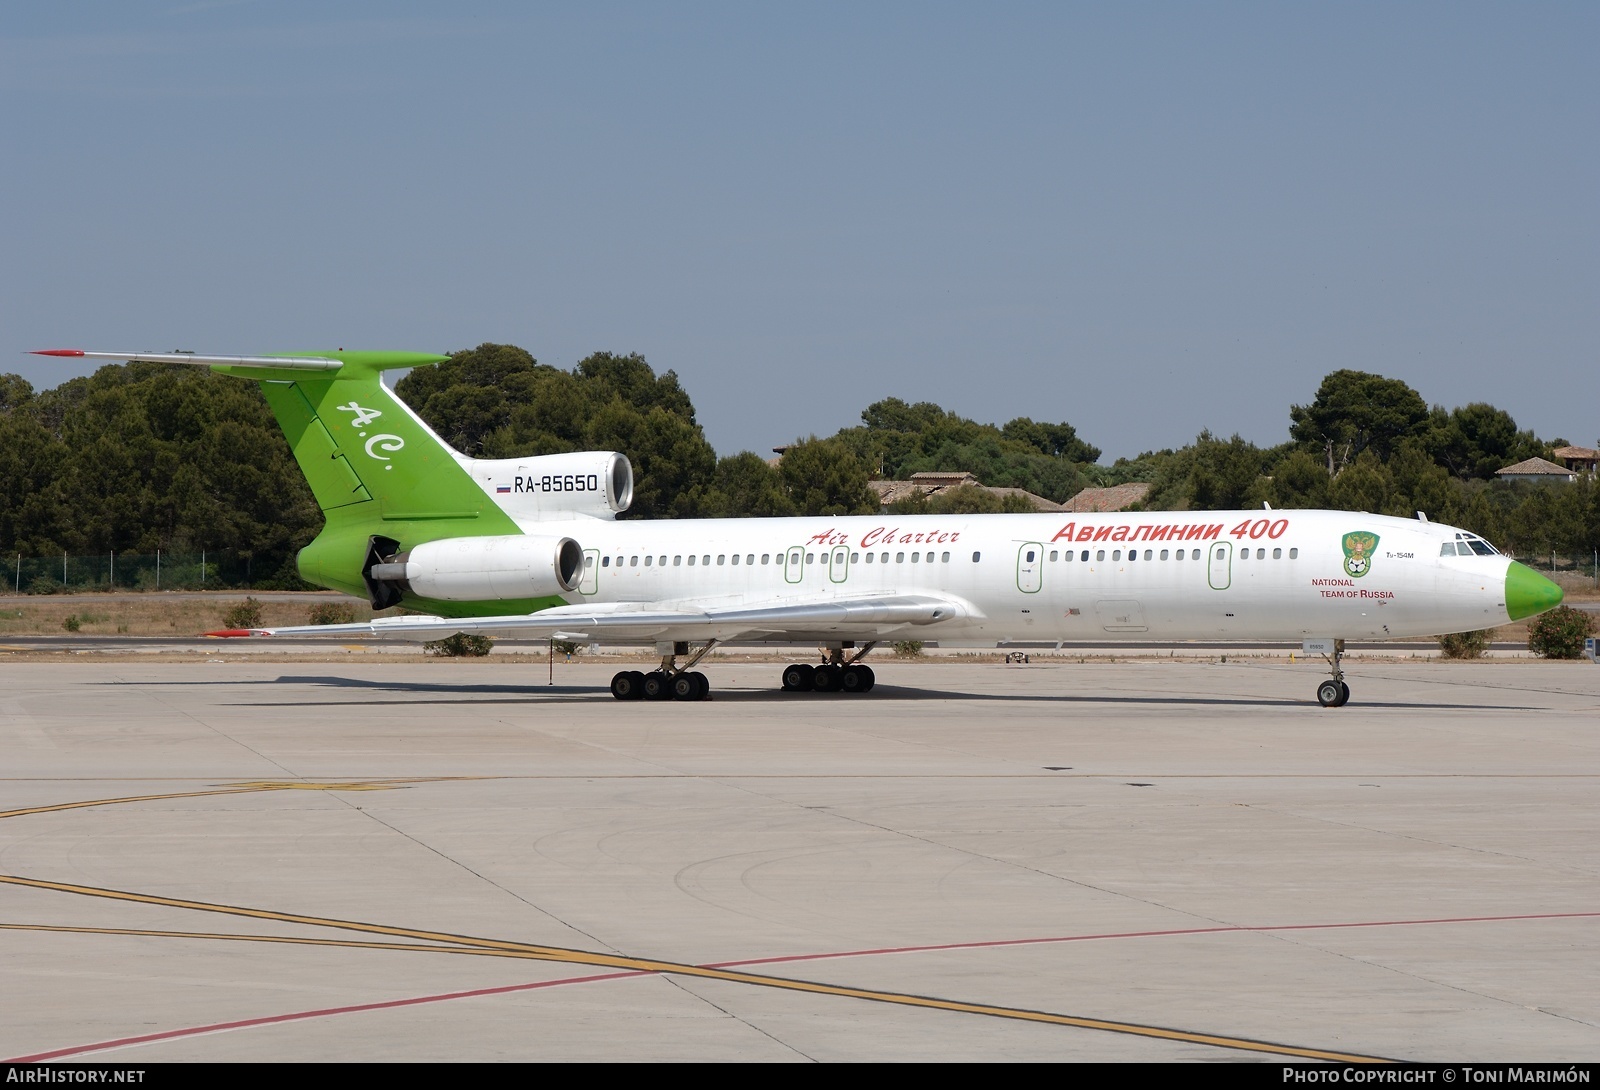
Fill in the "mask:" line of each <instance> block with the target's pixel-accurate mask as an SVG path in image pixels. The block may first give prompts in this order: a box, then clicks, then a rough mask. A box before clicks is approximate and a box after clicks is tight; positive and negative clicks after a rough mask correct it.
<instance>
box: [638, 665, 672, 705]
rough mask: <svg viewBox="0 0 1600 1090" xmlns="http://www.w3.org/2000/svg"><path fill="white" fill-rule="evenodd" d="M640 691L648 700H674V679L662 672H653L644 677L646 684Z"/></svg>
mask: <svg viewBox="0 0 1600 1090" xmlns="http://www.w3.org/2000/svg"><path fill="white" fill-rule="evenodd" d="M640 689H641V690H643V692H644V698H645V699H646V700H671V699H672V679H671V678H670V677H669V676H667V675H666V674H664V673H662V672H661V671H660V670H652V671H650V672H649V673H648V674H646V675H644V684H643V685H641V686H640Z"/></svg>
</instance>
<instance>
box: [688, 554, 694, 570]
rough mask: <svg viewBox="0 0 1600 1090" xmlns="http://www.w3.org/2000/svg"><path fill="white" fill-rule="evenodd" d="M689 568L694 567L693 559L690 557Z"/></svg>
mask: <svg viewBox="0 0 1600 1090" xmlns="http://www.w3.org/2000/svg"><path fill="white" fill-rule="evenodd" d="M689 566H690V567H691V568H692V567H694V557H692V556H691V557H690V558H689Z"/></svg>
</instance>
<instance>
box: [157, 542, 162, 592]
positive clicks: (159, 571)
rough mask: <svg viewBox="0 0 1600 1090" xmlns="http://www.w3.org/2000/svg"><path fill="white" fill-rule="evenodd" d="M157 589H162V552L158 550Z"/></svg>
mask: <svg viewBox="0 0 1600 1090" xmlns="http://www.w3.org/2000/svg"><path fill="white" fill-rule="evenodd" d="M156 589H157V590H160V589H161V550H160V549H157V550H156Z"/></svg>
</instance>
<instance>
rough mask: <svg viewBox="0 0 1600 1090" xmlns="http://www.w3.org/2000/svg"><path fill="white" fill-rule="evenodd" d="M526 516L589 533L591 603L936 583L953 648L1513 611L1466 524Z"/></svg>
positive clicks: (1379, 633) (1313, 514)
mask: <svg viewBox="0 0 1600 1090" xmlns="http://www.w3.org/2000/svg"><path fill="white" fill-rule="evenodd" d="M524 529H525V530H527V531H528V532H530V533H541V534H550V533H562V534H566V535H569V536H571V537H572V538H574V539H575V540H577V541H578V542H579V543H580V544H581V546H582V548H583V550H584V554H585V569H584V576H583V580H582V583H581V585H580V587H579V592H578V593H577V594H575V595H569V596H568V599H569V601H571V602H573V603H574V604H575V605H576V604H579V603H584V602H587V603H592V604H595V605H600V604H602V603H649V604H651V605H653V606H661V607H667V606H672V605H673V604H676V603H692V604H693V605H694V606H695V607H699V608H710V607H715V606H720V607H726V608H738V607H741V606H759V605H766V604H783V603H785V602H791V601H812V602H814V601H827V600H831V599H844V598H861V597H863V596H871V595H886V594H918V593H921V594H935V595H941V596H944V597H947V598H951V599H954V600H956V601H958V602H960V603H961V605H962V608H963V611H964V616H963V617H962V618H961V619H959V620H954V621H951V622H949V623H947V624H941V625H939V626H938V630H937V632H936V633H935V632H933V631H929V632H927V634H926V635H925V636H922V637H920V638H925V639H930V640H937V641H938V642H939V643H941V644H945V645H948V644H952V643H967V644H991V645H992V644H994V643H1004V642H1011V641H1074V640H1096V641H1103V640H1118V639H1124V640H1152V639H1163V640H1187V639H1195V640H1206V639H1227V638H1247V639H1270V640H1291V639H1301V638H1304V637H1319V638H1320V637H1335V638H1378V639H1383V638H1389V637H1400V636H1420V635H1435V634H1439V633H1444V632H1456V631H1465V630H1470V629H1481V628H1491V627H1493V626H1495V625H1498V624H1504V623H1505V622H1506V621H1507V619H1508V617H1507V613H1506V606H1505V600H1506V593H1505V586H1506V571H1507V567H1508V565H1509V564H1510V561H1509V560H1508V559H1507V558H1506V557H1504V556H1500V555H1476V554H1474V555H1464V556H1456V555H1451V556H1442V555H1441V550H1442V548H1443V546H1444V545H1445V543H1447V542H1451V541H1452V540H1453V539H1455V538H1458V537H1459V536H1461V535H1460V532H1459V531H1457V530H1456V529H1455V528H1454V527H1448V526H1444V525H1440V524H1436V523H1428V522H1423V521H1420V520H1415V521H1414V520H1409V519H1398V518H1392V517H1386V516H1381V515H1367V514H1360V513H1350V512H1341V511H1232V512H1217V511H1210V512H1207V511H1198V512H1144V513H1126V512H1123V513H1110V514H1088V515H1080V514H1066V513H1062V514H1053V513H1052V514H1037V515H961V516H949V517H946V516H929V515H922V516H906V517H895V516H892V515H882V516H870V517H838V518H784V519H718V520H684V521H650V522H642V521H626V520H625V521H620V522H614V521H609V520H606V519H593V518H578V519H570V520H563V521H561V522H549V521H540V522H530V523H528V524H527V525H526V526H525V527H524ZM1352 535H1354V536H1352ZM907 638H911V637H910V636H908V637H907Z"/></svg>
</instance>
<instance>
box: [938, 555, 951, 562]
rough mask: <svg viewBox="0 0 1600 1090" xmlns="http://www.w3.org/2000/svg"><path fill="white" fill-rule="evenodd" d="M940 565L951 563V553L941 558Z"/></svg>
mask: <svg viewBox="0 0 1600 1090" xmlns="http://www.w3.org/2000/svg"><path fill="white" fill-rule="evenodd" d="M939 563H941V564H948V563H950V554H949V553H945V554H944V555H943V556H941V557H940V558H939Z"/></svg>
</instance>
